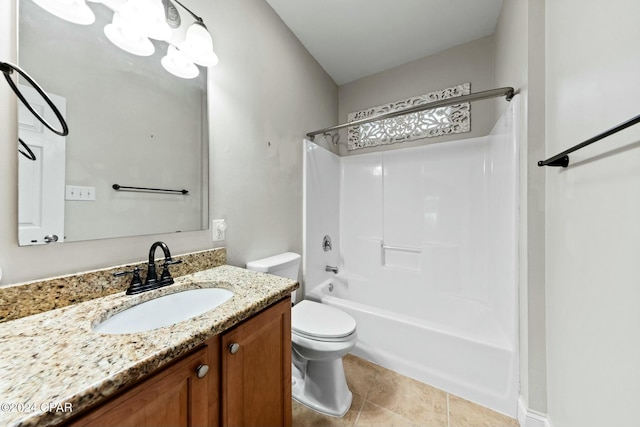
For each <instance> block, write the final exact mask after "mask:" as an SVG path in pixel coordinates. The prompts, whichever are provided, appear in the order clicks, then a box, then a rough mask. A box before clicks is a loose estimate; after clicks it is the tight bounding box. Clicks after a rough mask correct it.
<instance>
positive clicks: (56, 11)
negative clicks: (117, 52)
mask: <svg viewBox="0 0 640 427" xmlns="http://www.w3.org/2000/svg"><path fill="white" fill-rule="evenodd" d="M33 1H34V2H35V3H36V4H37V5H39V6H40V7H42V8H43V9H45V10H47V11H48V12H50V13H52V14H53V15H55V16H58V17H59V18H62V19H64V20H67V21H69V22H74V23H77V24H83V25H89V24H92V23H93V22H95V15H94V13H93V11H92V10H91V8H89V6H87V4H86V2H85V0H33ZM86 1H89V2H92V3H102V4H103V5H105V6H106V7H108V8H109V9H111V10H113V11H114V13H113V20H112V22H111V23H110V24H108V25H106V26H105V27H104V33H105V35H106V36H107V38H108V39H109V41H111V43H113V44H114V45H116V46H118V47H119V48H120V49H122V50H124V51H126V52H129V53H131V54H134V55H138V56H151V55H153V54H154V52H155V47H154V44H153V43H152V42H151V40H150V39H155V40H160V41H166V42H167V43H168V44H169V48H168V49H167V55H166V56H165V57H163V58H162V60H161V63H162V66H163V67H164V69H165V70H167V71H168V72H170V73H171V74H173V75H175V76H177V77H181V78H184V79H192V78H195V77H197V76H198V75H199V74H200V71H199V70H198V67H197V66H196V65H195V64H198V65H200V66H203V67H212V66H214V65H216V64H217V63H218V57H217V56H216V54H215V53H214V51H213V40H212V38H211V34H210V33H209V31H208V30H207V27H206V26H205V24H204V21H203V19H202V18H201V17H199V16H198V15H196V14H195V13H193V12H192V11H191V10H189V9H188V8H187V7H186V6H185V5H183V4H182V3H181V2H180V1H178V0H86ZM173 2H175V3H177V4H178V5H180V6H181V7H182V8H183V9H184V10H186V11H187V12H189V14H190V15H191V16H192V17H193V19H194V22H193V23H192V24H191V25H190V26H189V28H187V30H186V32H185V31H184V30H182V31H180V29H179V28H178V29H176V30H174V29H175V28H176V27H177V26H179V25H180V22H181V21H180V15H179V13H178V10H177V9H176V7H175V6H174V5H173Z"/></svg>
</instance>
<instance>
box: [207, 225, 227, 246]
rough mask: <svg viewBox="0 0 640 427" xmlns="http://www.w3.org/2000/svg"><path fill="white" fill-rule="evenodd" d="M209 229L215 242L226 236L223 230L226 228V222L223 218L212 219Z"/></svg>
mask: <svg viewBox="0 0 640 427" xmlns="http://www.w3.org/2000/svg"><path fill="white" fill-rule="evenodd" d="M211 229H212V230H213V241H214V242H217V241H220V240H224V239H225V237H226V235H225V234H226V233H225V230H226V229H227V223H226V222H224V219H214V220H212V221H211Z"/></svg>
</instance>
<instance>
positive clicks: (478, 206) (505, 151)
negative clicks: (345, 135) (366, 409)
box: [303, 97, 518, 417]
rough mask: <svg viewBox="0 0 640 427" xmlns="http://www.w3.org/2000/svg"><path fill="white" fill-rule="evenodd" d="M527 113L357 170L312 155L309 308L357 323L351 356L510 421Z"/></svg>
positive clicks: (307, 219)
mask: <svg viewBox="0 0 640 427" xmlns="http://www.w3.org/2000/svg"><path fill="white" fill-rule="evenodd" d="M517 104H518V97H516V98H514V100H513V101H512V102H511V103H510V104H509V105H508V107H507V108H506V110H505V112H504V113H503V115H502V117H501V118H500V119H499V120H498V122H497V123H496V125H495V127H494V129H493V131H492V132H491V134H490V135H488V136H485V137H480V138H472V139H464V140H459V141H452V142H446V143H438V144H430V145H425V146H421V147H416V148H400V149H397V150H388V151H382V152H375V153H367V154H361V155H352V156H348V157H338V156H336V155H334V154H332V153H330V152H329V151H327V150H325V149H323V148H321V147H319V146H317V145H315V144H314V143H312V142H310V141H305V150H304V152H305V154H304V157H305V159H304V168H305V183H304V187H305V191H304V193H305V197H304V199H305V201H304V203H305V209H304V239H305V242H304V250H305V253H304V255H305V256H304V257H303V284H304V290H305V298H307V299H314V300H318V301H321V302H323V303H326V304H330V305H334V306H337V307H339V308H341V309H342V310H344V311H346V312H348V313H349V314H351V315H352V316H353V317H354V318H355V319H356V321H357V323H358V326H357V328H358V329H357V330H358V336H359V341H358V344H357V347H356V349H355V350H354V352H353V353H354V354H356V355H358V356H360V357H363V358H365V359H368V360H370V361H372V362H374V363H377V364H380V365H382V366H384V367H387V368H389V369H392V370H395V371H397V372H399V373H402V374H404V375H407V376H410V377H413V378H415V379H417V380H420V381H423V382H425V383H428V384H430V385H433V386H435V387H438V388H440V389H442V390H445V391H448V392H450V393H453V394H456V395H458V396H461V397H464V398H466V399H469V400H472V401H474V402H477V403H479V404H481V405H484V406H487V407H489V408H491V409H494V410H496V411H499V412H502V413H504V414H507V415H509V416H512V417H515V416H517V400H518V336H517V333H518V328H517V319H518V313H517V304H518V299H517V289H518V287H517V277H518V272H517V259H518V258H517V253H518V244H517V215H518V212H517V202H518V195H517V184H518V171H517V159H518V151H517V135H518V132H517V129H516V123H515V121H514V117H518V115H517V112H516V111H515V110H516V109H517ZM325 235H329V236H331V239H332V242H333V249H332V250H330V251H326V252H325V251H324V249H323V247H322V241H323V237H324V236H325ZM326 265H332V266H335V265H337V266H338V269H339V272H338V274H337V275H336V274H334V273H332V272H327V271H325V266H326Z"/></svg>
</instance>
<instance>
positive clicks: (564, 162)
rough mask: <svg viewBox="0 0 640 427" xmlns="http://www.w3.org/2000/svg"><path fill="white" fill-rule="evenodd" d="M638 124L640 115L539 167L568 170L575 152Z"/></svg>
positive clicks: (554, 157)
mask: <svg viewBox="0 0 640 427" xmlns="http://www.w3.org/2000/svg"><path fill="white" fill-rule="evenodd" d="M638 122H640V115H637V116H635V117H633V118H631V119H629V120H627V121H626V122H623V123H620V124H619V125H618V126H615V127H612V128H611V129H609V130H607V131H604V132H602V133H601V134H598V135H596V136H594V137H593V138H589V139H587V140H586V141H584V142H581V143H580V144H577V145H574V146H573V147H571V148H569V149H568V150H565V151H563V152H562V153H560V154H556V155H555V156H553V157H549V158H548V159H547V160H540V161H539V162H538V166H562V167H563V168H566V167H567V166H569V153H573V152H574V151H576V150H579V149H581V148H583V147H586V146H587V145H590V144H593V143H594V142H596V141H600V140H601V139H603V138H606V137H608V136H611V135H613V134H614V133H618V132H620V131H621V130H623V129H626V128H628V127H629V126H633V125H635V124H636V123H638Z"/></svg>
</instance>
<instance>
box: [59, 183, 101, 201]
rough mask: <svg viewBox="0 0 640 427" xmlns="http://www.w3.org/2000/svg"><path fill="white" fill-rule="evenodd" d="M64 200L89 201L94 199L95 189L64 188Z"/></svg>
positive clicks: (70, 186)
mask: <svg viewBox="0 0 640 427" xmlns="http://www.w3.org/2000/svg"><path fill="white" fill-rule="evenodd" d="M64 199H65V200H82V201H89V200H95V199H96V187H81V186H79V185H67V186H65V196H64Z"/></svg>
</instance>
